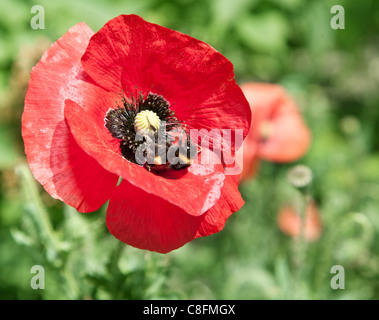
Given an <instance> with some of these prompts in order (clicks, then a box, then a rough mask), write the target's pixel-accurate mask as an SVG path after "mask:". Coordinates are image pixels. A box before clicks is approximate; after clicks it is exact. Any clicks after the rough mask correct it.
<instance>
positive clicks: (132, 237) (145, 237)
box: [106, 176, 244, 253]
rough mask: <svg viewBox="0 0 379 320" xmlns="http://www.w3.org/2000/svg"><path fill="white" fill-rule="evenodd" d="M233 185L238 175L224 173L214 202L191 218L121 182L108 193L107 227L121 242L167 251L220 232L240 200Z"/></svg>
mask: <svg viewBox="0 0 379 320" xmlns="http://www.w3.org/2000/svg"><path fill="white" fill-rule="evenodd" d="M237 186H238V178H237V177H236V176H227V177H226V179H225V184H224V188H222V191H221V195H220V198H219V201H218V202H217V203H216V205H215V206H213V207H212V208H210V209H209V210H208V211H206V212H205V213H204V214H203V215H201V216H197V217H195V216H191V215H189V214H187V213H186V212H185V211H184V210H183V209H182V208H181V207H178V206H175V205H173V204H171V203H169V202H167V201H164V200H162V198H160V197H156V196H154V195H151V194H148V193H146V192H145V191H143V190H142V189H140V188H138V187H135V186H133V185H131V184H130V183H129V182H127V181H122V183H121V184H120V185H119V186H118V187H117V188H116V190H115V191H114V193H113V194H112V196H111V199H110V202H109V208H108V211H107V217H106V221H107V226H108V229H109V231H110V232H111V233H112V234H113V235H114V236H115V237H116V238H117V239H119V240H121V241H123V242H125V243H128V244H130V245H132V246H134V247H137V248H141V249H148V250H152V251H157V252H160V253H167V252H169V251H171V250H174V249H177V248H179V247H181V246H183V245H184V244H185V243H187V242H189V241H191V240H193V239H195V238H198V237H203V236H207V235H211V234H213V233H216V232H219V231H221V230H222V229H223V227H224V225H225V222H226V220H227V219H228V218H229V216H230V215H231V214H232V213H233V212H235V211H237V210H239V209H240V208H241V206H242V205H243V203H244V202H243V200H242V198H241V195H240V193H239V192H238V188H237ZM141 203H143V204H144V206H141Z"/></svg>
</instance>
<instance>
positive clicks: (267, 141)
mask: <svg viewBox="0 0 379 320" xmlns="http://www.w3.org/2000/svg"><path fill="white" fill-rule="evenodd" d="M241 89H242V91H243V93H244V94H245V96H246V98H247V100H248V102H249V104H250V107H251V110H252V125H251V129H250V132H249V134H248V136H247V137H246V139H245V140H244V143H243V155H242V149H241V150H240V151H239V152H238V153H239V154H238V155H239V158H240V159H241V160H240V161H241V162H242V161H243V170H242V173H241V176H240V179H241V180H245V179H248V178H251V177H252V176H254V174H255V173H256V171H257V167H258V163H259V160H260V159H264V160H268V161H272V162H279V163H283V162H292V161H296V160H298V159H299V158H301V157H302V156H303V155H304V154H305V153H306V151H307V150H308V148H309V145H310V142H311V133H310V130H309V129H308V127H307V126H306V124H305V123H304V121H303V119H302V116H301V114H300V112H299V111H298V109H297V107H296V104H295V102H294V101H293V99H292V98H291V97H290V96H289V95H288V94H287V93H286V91H285V89H284V88H283V87H281V86H280V85H276V84H269V83H254V82H250V83H245V84H243V85H241ZM242 159H243V160H242Z"/></svg>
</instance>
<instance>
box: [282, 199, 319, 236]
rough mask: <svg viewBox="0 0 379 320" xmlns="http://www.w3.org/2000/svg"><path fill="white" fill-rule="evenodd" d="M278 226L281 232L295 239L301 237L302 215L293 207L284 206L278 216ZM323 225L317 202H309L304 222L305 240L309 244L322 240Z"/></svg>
mask: <svg viewBox="0 0 379 320" xmlns="http://www.w3.org/2000/svg"><path fill="white" fill-rule="evenodd" d="M278 225H279V228H280V230H281V231H282V232H283V233H284V234H287V235H289V236H291V237H293V238H298V237H300V235H301V232H302V231H301V229H302V221H301V218H300V215H299V214H298V213H297V212H296V210H295V209H294V208H293V207H292V206H284V207H282V208H281V209H280V211H279V214H278ZM321 232H322V224H321V218H320V213H319V211H318V209H317V206H316V204H315V202H314V201H313V200H312V201H309V202H308V204H307V207H306V212H305V221H304V238H305V240H307V241H309V242H313V241H316V240H318V239H319V238H320V236H321Z"/></svg>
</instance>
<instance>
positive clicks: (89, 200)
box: [22, 23, 118, 212]
mask: <svg viewBox="0 0 379 320" xmlns="http://www.w3.org/2000/svg"><path fill="white" fill-rule="evenodd" d="M92 34H93V32H92V30H91V29H90V28H89V27H88V26H87V25H86V24H85V23H79V24H77V25H75V26H74V27H72V28H70V29H69V30H68V31H67V33H66V34H64V35H63V36H62V37H61V38H60V39H58V40H57V41H56V42H55V43H54V44H53V45H52V46H51V47H50V48H49V49H48V50H47V51H46V52H45V53H44V55H43V56H42V58H41V60H40V62H39V63H38V64H37V65H36V66H35V67H34V68H33V70H32V72H31V79H30V81H29V87H28V92H27V94H26V98H25V108H24V113H23V116H22V136H23V139H24V143H25V153H26V156H27V159H28V162H29V166H30V168H31V171H32V172H33V175H34V177H35V178H36V179H37V180H38V181H39V182H40V183H41V184H42V185H43V187H44V188H45V190H46V191H47V192H48V193H49V194H50V195H51V196H52V197H54V198H56V199H60V200H62V201H64V202H65V203H67V204H69V205H71V206H73V207H75V208H77V209H78V210H79V211H81V212H88V211H94V210H96V209H98V208H99V207H100V206H101V205H102V204H104V203H105V202H106V200H107V199H108V198H109V195H110V193H111V191H112V189H113V188H114V187H115V185H116V184H117V180H118V177H117V176H116V175H114V174H111V173H109V172H107V171H106V170H104V169H103V168H102V167H101V166H100V165H99V164H98V163H97V162H96V161H95V160H94V159H93V158H91V157H90V156H88V155H87V154H86V153H85V152H84V151H83V150H82V149H81V148H80V147H79V146H78V144H77V143H76V142H75V140H74V138H73V136H72V135H71V133H70V131H69V129H68V127H67V125H66V122H65V120H64V114H63V109H64V101H65V99H66V98H71V99H73V100H75V101H77V102H80V101H82V99H83V98H82V92H83V91H82V90H84V89H85V87H87V86H93V85H91V84H90V83H87V82H86V81H85V79H84V78H85V75H84V74H83V72H82V68H81V66H80V58H81V56H82V55H83V53H84V50H85V48H86V46H87V44H88V41H89V38H90V37H91V36H92Z"/></svg>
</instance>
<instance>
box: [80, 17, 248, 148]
mask: <svg viewBox="0 0 379 320" xmlns="http://www.w3.org/2000/svg"><path fill="white" fill-rule="evenodd" d="M82 64H83V67H84V69H85V70H86V71H87V72H88V74H89V75H90V76H91V77H92V78H93V79H94V80H95V81H96V82H97V83H98V84H100V85H101V86H102V87H104V88H105V89H107V90H110V91H113V92H121V90H124V91H125V93H126V94H128V93H135V92H136V88H137V90H138V91H142V92H153V93H157V94H160V95H162V96H164V97H165V99H167V100H168V101H169V102H170V103H171V105H173V106H172V109H173V110H175V112H176V116H177V117H178V119H180V120H181V121H185V122H186V124H187V125H188V127H189V128H195V129H199V130H201V129H205V130H208V131H210V130H212V129H221V128H225V129H241V130H243V133H244V136H246V135H247V133H248V130H249V126H250V119H251V117H250V112H251V111H250V108H249V105H248V103H247V101H246V99H245V97H244V95H243V93H242V91H241V89H240V88H239V86H238V85H237V84H236V83H235V79H234V72H233V65H232V64H231V63H230V61H229V60H227V59H226V58H225V57H224V56H223V55H221V54H220V53H219V52H217V51H216V50H215V49H213V48H212V47H211V46H209V45H208V44H206V43H204V42H202V41H199V40H197V39H194V38H192V37H190V36H188V35H185V34H182V33H180V32H177V31H173V30H170V29H167V28H164V27H161V26H158V25H156V24H152V23H149V22H146V21H144V20H143V19H141V18H140V17H138V16H136V15H121V16H119V17H117V18H114V19H112V20H110V21H109V22H108V23H107V24H105V26H104V27H103V28H102V29H101V30H99V32H97V33H96V34H95V35H94V36H93V37H92V38H91V40H90V42H89V45H88V48H87V50H86V52H85V54H84V56H83V58H82ZM199 135H200V136H201V137H204V136H209V137H210V140H211V142H212V135H209V134H208V133H207V132H205V131H202V132H201V133H199ZM233 137H234V136H233ZM232 142H233V143H232V148H233V149H234V139H232ZM238 148H239V146H237V149H238Z"/></svg>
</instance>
